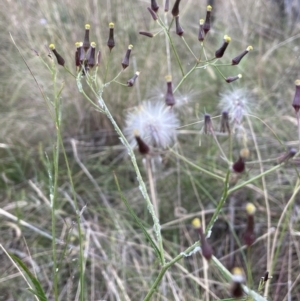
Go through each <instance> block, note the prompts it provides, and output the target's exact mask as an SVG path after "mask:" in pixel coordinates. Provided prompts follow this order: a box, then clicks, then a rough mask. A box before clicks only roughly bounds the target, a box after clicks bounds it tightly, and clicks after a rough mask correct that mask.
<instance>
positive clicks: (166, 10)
mask: <svg viewBox="0 0 300 301" xmlns="http://www.w3.org/2000/svg"><path fill="white" fill-rule="evenodd" d="M169 7H170V1H169V0H166V2H165V12H168V11H169Z"/></svg>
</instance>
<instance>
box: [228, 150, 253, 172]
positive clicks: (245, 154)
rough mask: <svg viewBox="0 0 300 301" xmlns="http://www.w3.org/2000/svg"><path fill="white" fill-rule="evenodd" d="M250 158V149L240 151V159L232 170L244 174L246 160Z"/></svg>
mask: <svg viewBox="0 0 300 301" xmlns="http://www.w3.org/2000/svg"><path fill="white" fill-rule="evenodd" d="M248 156H249V150H248V148H243V149H242V150H241V151H240V157H239V159H238V160H237V161H236V162H235V163H233V165H232V170H233V171H235V172H236V173H242V172H243V171H244V170H245V159H246V158H248Z"/></svg>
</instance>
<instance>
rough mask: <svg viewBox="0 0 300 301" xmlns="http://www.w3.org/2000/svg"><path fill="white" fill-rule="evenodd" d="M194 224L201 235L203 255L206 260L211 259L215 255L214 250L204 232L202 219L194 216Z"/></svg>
mask: <svg viewBox="0 0 300 301" xmlns="http://www.w3.org/2000/svg"><path fill="white" fill-rule="evenodd" d="M192 225H193V226H194V228H195V229H196V230H197V231H198V234H199V236H200V244H201V251H202V255H203V257H204V258H205V259H206V260H208V261H209V260H210V259H211V257H212V255H213V250H212V247H211V245H210V244H209V243H208V241H207V239H206V237H205V234H204V233H203V229H202V226H201V221H200V219H199V218H194V219H193V221H192Z"/></svg>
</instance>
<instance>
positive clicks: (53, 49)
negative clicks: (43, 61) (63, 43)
mask: <svg viewBox="0 0 300 301" xmlns="http://www.w3.org/2000/svg"><path fill="white" fill-rule="evenodd" d="M49 48H50V49H51V50H52V52H53V54H54V55H55V57H56V60H57V64H58V65H61V66H64V65H65V60H64V59H63V58H62V56H61V55H60V54H59V53H58V52H57V51H56V49H55V45H54V44H50V45H49Z"/></svg>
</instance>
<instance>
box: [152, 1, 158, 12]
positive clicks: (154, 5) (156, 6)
mask: <svg viewBox="0 0 300 301" xmlns="http://www.w3.org/2000/svg"><path fill="white" fill-rule="evenodd" d="M151 9H152V10H153V11H155V12H157V11H158V9H159V6H158V5H157V2H156V0H151Z"/></svg>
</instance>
